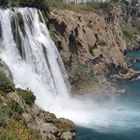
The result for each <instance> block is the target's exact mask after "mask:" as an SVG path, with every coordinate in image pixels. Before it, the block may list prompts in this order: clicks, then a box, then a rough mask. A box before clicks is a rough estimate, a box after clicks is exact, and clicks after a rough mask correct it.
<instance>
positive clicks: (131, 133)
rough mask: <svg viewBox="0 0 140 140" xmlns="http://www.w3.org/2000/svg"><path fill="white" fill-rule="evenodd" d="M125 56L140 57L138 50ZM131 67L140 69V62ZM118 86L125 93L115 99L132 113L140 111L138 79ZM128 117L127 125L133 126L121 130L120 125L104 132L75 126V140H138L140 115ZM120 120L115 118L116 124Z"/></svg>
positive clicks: (139, 138) (139, 84) (139, 81)
mask: <svg viewBox="0 0 140 140" xmlns="http://www.w3.org/2000/svg"><path fill="white" fill-rule="evenodd" d="M127 57H131V58H140V51H137V52H131V53H128V54H127ZM133 68H134V69H136V70H140V62H138V63H134V64H133ZM119 87H120V88H125V89H126V90H127V94H125V95H122V96H118V97H115V98H116V101H118V102H119V103H121V104H122V105H123V104H124V105H125V106H127V107H128V108H131V109H132V110H133V111H132V112H133V113H135V112H136V113H140V79H137V80H134V81H128V82H122V83H119ZM122 111H125V110H122ZM95 113H96V112H95ZM115 115H117V114H115ZM118 115H119V114H118ZM131 115H132V118H131ZM115 117H116V116H114V118H115ZM128 118H129V121H128V122H127V121H126V122H127V123H128V127H129V125H134V127H132V128H131V126H130V128H131V129H127V128H126V130H124V129H123V130H122V128H121V127H120V129H119V131H118V130H116V131H115V130H113V131H109V132H108V131H106V132H105V133H104V132H100V131H98V130H96V129H94V127H93V128H92V129H89V128H83V127H77V140H140V116H136V117H135V115H134V116H133V114H130V116H128ZM120 120H121V118H120V119H117V120H116V121H118V122H117V123H118V124H119V123H122V122H121V121H120ZM120 126H121V125H120ZM113 127H115V126H112V129H113Z"/></svg>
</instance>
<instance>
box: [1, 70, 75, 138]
mask: <svg viewBox="0 0 140 140" xmlns="http://www.w3.org/2000/svg"><path fill="white" fill-rule="evenodd" d="M0 70H1V69H0ZM34 101H35V96H34V95H33V93H32V92H31V91H30V90H21V89H15V87H14V84H13V83H11V81H10V80H9V79H8V78H6V76H5V74H4V73H3V72H1V71H0V139H1V140H19V139H20V140H58V139H59V140H71V139H73V138H74V136H75V125H74V123H73V122H72V121H70V120H67V119H64V118H59V119H58V118H57V117H56V116H55V115H54V114H52V113H49V112H45V111H43V110H41V109H40V108H39V107H38V106H37V105H36V104H35V103H34Z"/></svg>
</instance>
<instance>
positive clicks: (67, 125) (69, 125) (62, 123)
mask: <svg viewBox="0 0 140 140" xmlns="http://www.w3.org/2000/svg"><path fill="white" fill-rule="evenodd" d="M55 124H56V126H57V127H58V128H59V130H60V131H61V132H64V131H68V132H72V131H74V130H75V125H74V123H73V122H72V121H70V120H67V119H63V118H60V119H58V120H57V122H56V123H55Z"/></svg>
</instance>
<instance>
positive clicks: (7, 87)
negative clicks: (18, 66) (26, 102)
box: [0, 72, 15, 93]
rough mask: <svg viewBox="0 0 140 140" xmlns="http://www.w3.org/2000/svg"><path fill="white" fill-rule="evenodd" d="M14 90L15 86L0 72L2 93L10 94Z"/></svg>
mask: <svg viewBox="0 0 140 140" xmlns="http://www.w3.org/2000/svg"><path fill="white" fill-rule="evenodd" d="M14 90H15V87H14V84H13V83H12V82H11V81H10V80H9V79H8V78H7V77H6V75H5V74H4V73H3V72H0V91H1V92H2V93H9V92H12V91H14Z"/></svg>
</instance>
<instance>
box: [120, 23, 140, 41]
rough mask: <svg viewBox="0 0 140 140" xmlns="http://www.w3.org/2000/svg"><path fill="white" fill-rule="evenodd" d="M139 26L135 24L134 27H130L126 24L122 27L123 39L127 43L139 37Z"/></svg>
mask: <svg viewBox="0 0 140 140" xmlns="http://www.w3.org/2000/svg"><path fill="white" fill-rule="evenodd" d="M139 28H140V25H138V24H136V23H135V26H133V27H130V26H128V25H127V24H123V25H122V31H123V34H124V37H125V39H126V40H128V41H132V40H133V39H134V38H135V37H136V36H138V35H140V29H139Z"/></svg>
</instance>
